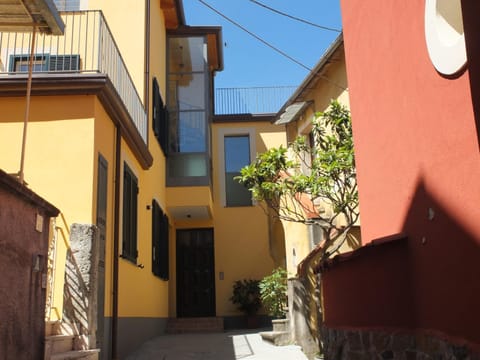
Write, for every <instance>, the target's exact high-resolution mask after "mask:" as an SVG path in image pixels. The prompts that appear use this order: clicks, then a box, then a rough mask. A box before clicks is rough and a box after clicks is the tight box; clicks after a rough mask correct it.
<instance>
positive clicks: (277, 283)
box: [259, 268, 287, 319]
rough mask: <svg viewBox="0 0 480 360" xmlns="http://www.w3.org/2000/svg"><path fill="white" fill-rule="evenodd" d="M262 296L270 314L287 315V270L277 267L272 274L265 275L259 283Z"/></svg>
mask: <svg viewBox="0 0 480 360" xmlns="http://www.w3.org/2000/svg"><path fill="white" fill-rule="evenodd" d="M259 287H260V298H261V300H262V304H263V306H264V307H265V309H266V310H267V313H268V315H270V316H272V317H274V318H277V319H278V318H282V317H284V316H285V308H286V307H287V272H286V271H285V269H283V268H277V269H275V270H273V271H272V274H271V275H268V276H265V277H264V278H263V279H262V281H260V284H259Z"/></svg>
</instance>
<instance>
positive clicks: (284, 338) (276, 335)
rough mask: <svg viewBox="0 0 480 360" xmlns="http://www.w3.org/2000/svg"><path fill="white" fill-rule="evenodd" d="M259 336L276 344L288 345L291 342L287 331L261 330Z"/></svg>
mask: <svg viewBox="0 0 480 360" xmlns="http://www.w3.org/2000/svg"><path fill="white" fill-rule="evenodd" d="M260 336H261V337H262V339H263V340H266V341H269V342H271V343H273V344H274V345H276V346H283V345H290V344H291V342H292V341H291V338H290V333H289V332H287V331H263V332H261V333H260Z"/></svg>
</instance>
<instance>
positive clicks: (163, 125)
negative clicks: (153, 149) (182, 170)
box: [152, 78, 168, 155]
mask: <svg viewBox="0 0 480 360" xmlns="http://www.w3.org/2000/svg"><path fill="white" fill-rule="evenodd" d="M152 90H153V94H152V97H153V105H152V111H153V114H152V126H153V133H154V135H155V137H156V138H157V141H158V143H159V144H160V147H161V148H162V151H163V153H164V154H165V155H167V139H168V112H167V109H166V107H165V104H164V103H163V99H162V96H161V95H160V87H159V86H158V81H157V79H156V78H153V87H152Z"/></svg>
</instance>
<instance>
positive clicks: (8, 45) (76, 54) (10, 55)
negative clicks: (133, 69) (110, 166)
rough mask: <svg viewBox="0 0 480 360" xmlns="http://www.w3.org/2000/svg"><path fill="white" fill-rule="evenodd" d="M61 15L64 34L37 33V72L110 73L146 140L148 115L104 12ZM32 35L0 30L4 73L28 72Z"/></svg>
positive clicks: (0, 62) (0, 60)
mask: <svg viewBox="0 0 480 360" xmlns="http://www.w3.org/2000/svg"><path fill="white" fill-rule="evenodd" d="M60 15H61V17H62V19H63V21H64V23H65V34H64V35H62V36H52V35H44V34H37V39H36V41H35V50H34V66H33V71H34V73H101V74H105V75H107V76H108V78H109V79H110V81H111V82H112V84H113V86H114V88H115V90H116V91H117V93H118V95H119V96H120V98H121V99H122V102H123V104H124V105H125V107H126V108H127V110H128V113H129V115H130V117H131V119H132V121H133V123H134V124H135V126H136V128H137V130H138V132H139V134H140V135H141V137H142V138H143V140H144V141H145V143H146V142H147V114H146V112H145V108H144V106H143V103H142V100H141V99H140V96H139V95H138V92H137V89H136V87H135V85H134V82H133V80H132V77H131V76H130V73H129V72H128V69H127V66H126V65H125V61H124V60H123V58H122V55H121V54H120V50H119V49H118V46H117V44H116V43H115V39H114V38H113V36H112V32H111V31H110V29H109V27H108V24H107V22H106V20H105V17H104V16H103V13H102V12H101V11H98V10H94V11H74V12H62V13H60ZM31 37H32V35H31V34H30V33H16V32H2V33H0V75H1V76H10V75H13V74H19V73H26V72H27V71H28V58H29V55H30V44H31Z"/></svg>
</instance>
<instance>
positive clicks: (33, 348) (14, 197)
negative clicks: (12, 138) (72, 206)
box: [0, 170, 58, 360]
mask: <svg viewBox="0 0 480 360" xmlns="http://www.w3.org/2000/svg"><path fill="white" fill-rule="evenodd" d="M57 215H58V210H57V209H56V208H55V207H53V206H52V205H50V204H49V203H47V202H46V201H45V200H43V199H42V198H40V197H39V196H38V195H36V194H35V193H33V192H32V191H31V190H29V189H28V188H27V187H26V186H23V185H21V184H20V183H19V182H18V181H17V180H15V179H14V178H13V177H11V176H10V175H7V174H6V173H5V172H3V171H2V170H0V274H2V276H1V279H0V298H1V300H0V359H16V360H17V359H18V360H31V359H43V355H44V340H45V300H46V299H45V295H46V294H45V285H46V280H45V279H44V276H45V275H46V272H47V255H48V237H49V224H50V218H51V217H55V216H57ZM38 216H41V217H42V219H43V223H41V222H38V220H37V219H38Z"/></svg>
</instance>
